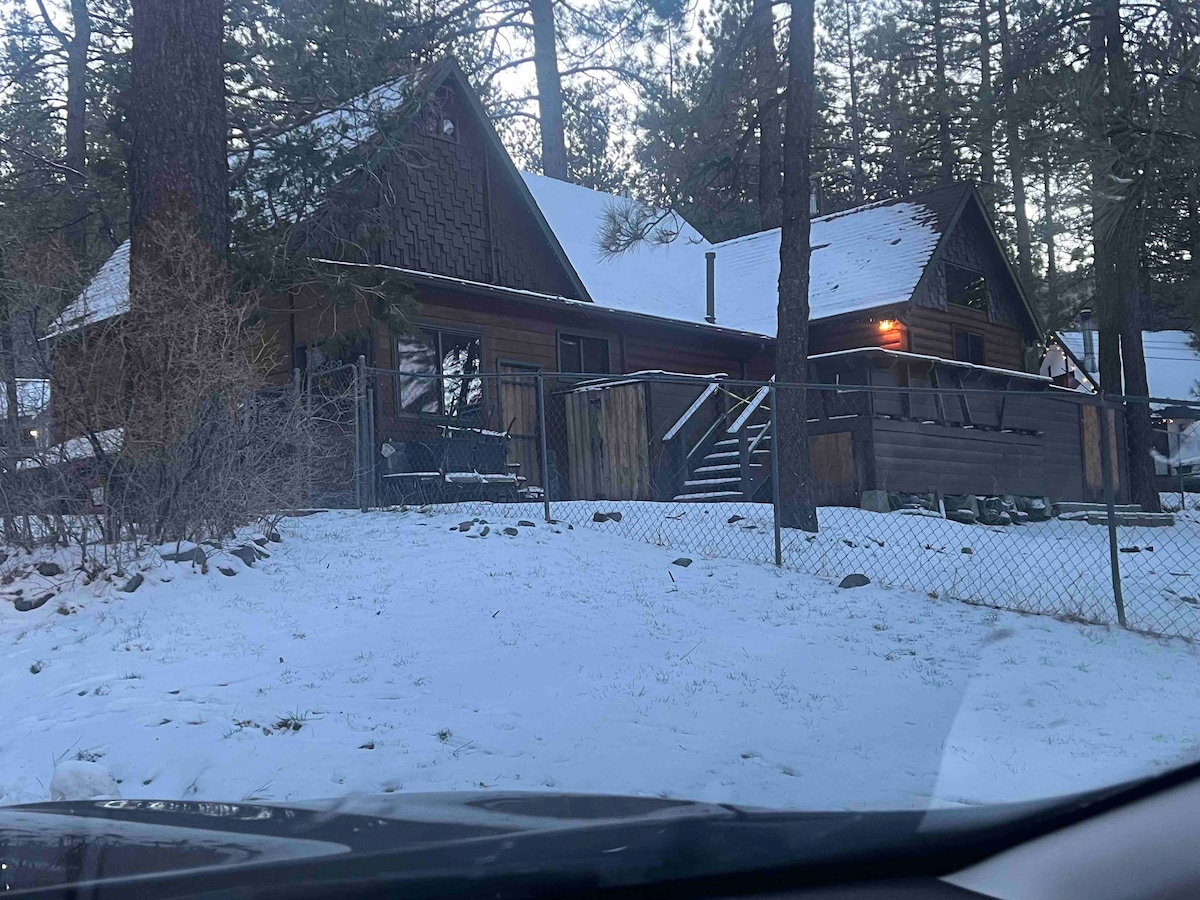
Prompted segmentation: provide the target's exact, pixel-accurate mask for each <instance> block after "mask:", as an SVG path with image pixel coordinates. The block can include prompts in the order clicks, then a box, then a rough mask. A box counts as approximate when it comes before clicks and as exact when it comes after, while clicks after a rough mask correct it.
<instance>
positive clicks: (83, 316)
mask: <svg viewBox="0 0 1200 900" xmlns="http://www.w3.org/2000/svg"><path fill="white" fill-rule="evenodd" d="M127 309H129V241H125V243H123V244H121V246H119V247H118V248H117V249H116V250H114V251H113V254H112V256H110V257H109V258H108V259H107V261H105V263H104V265H102V266H101V267H100V271H99V272H97V273H96V274H95V275H94V276H93V277H92V280H91V282H90V283H89V284H88V286H87V287H86V288H84V290H83V293H81V294H80V295H79V296H78V297H76V298H75V299H74V300H72V301H71V302H70V303H68V304H67V307H66V309H64V310H63V311H62V312H61V313H60V314H59V316H58V318H57V319H55V320H54V321H53V322H52V323H51V324H50V327H49V329H48V330H47V331H46V338H53V337H58V336H59V335H60V334H66V333H67V332H70V331H74V330H76V329H77V328H82V327H84V326H85V325H92V324H94V323H96V322H103V321H104V320H105V319H111V318H112V317H113V316H119V315H121V313H123V312H125V311H126V310H127Z"/></svg>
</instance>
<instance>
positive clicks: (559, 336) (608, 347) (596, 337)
mask: <svg viewBox="0 0 1200 900" xmlns="http://www.w3.org/2000/svg"><path fill="white" fill-rule="evenodd" d="M563 338H578V339H580V341H584V340H588V341H604V347H605V354H604V355H605V361H606V369H607V371H605V372H570V371H568V370H567V369H566V368H564V367H563V354H562V349H563V347H562V342H563ZM612 345H613V342H612V337H611V335H608V334H604V333H603V332H598V331H590V330H587V329H583V330H578V329H577V330H571V331H558V332H556V333H555V335H554V359H555V362H556V363H557V365H558V371H559V372H561V373H562V374H564V375H612V374H614V373H613V356H612ZM579 367H580V368H583V344H582V343H581V344H580V345H579Z"/></svg>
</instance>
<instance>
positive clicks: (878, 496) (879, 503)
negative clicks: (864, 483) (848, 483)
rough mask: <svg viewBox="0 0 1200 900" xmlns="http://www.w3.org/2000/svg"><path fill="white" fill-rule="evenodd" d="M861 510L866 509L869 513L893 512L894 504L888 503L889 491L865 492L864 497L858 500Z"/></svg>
mask: <svg viewBox="0 0 1200 900" xmlns="http://www.w3.org/2000/svg"><path fill="white" fill-rule="evenodd" d="M858 506H859V508H860V509H865V510H867V511H868V512H877V513H886V512H891V511H892V504H891V503H890V502H889V501H888V492H887V491H863V492H862V496H861V497H860V498H859V500H858Z"/></svg>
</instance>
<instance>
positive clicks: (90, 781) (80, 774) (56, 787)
mask: <svg viewBox="0 0 1200 900" xmlns="http://www.w3.org/2000/svg"><path fill="white" fill-rule="evenodd" d="M50 799H51V800H111V799H115V800H119V799H121V789H120V787H119V786H118V785H117V782H116V780H115V779H114V778H113V777H112V775H111V774H109V771H108V769H106V768H104V766H102V765H100V764H99V763H94V762H85V761H84V760H81V759H69V760H66V761H65V762H60V763H59V764H58V765H57V766H55V767H54V777H53V778H51V779H50Z"/></svg>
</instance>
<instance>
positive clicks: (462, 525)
mask: <svg viewBox="0 0 1200 900" xmlns="http://www.w3.org/2000/svg"><path fill="white" fill-rule="evenodd" d="M474 524H475V523H474V522H459V523H458V530H459V531H470V530H471V526H472V525H474Z"/></svg>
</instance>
